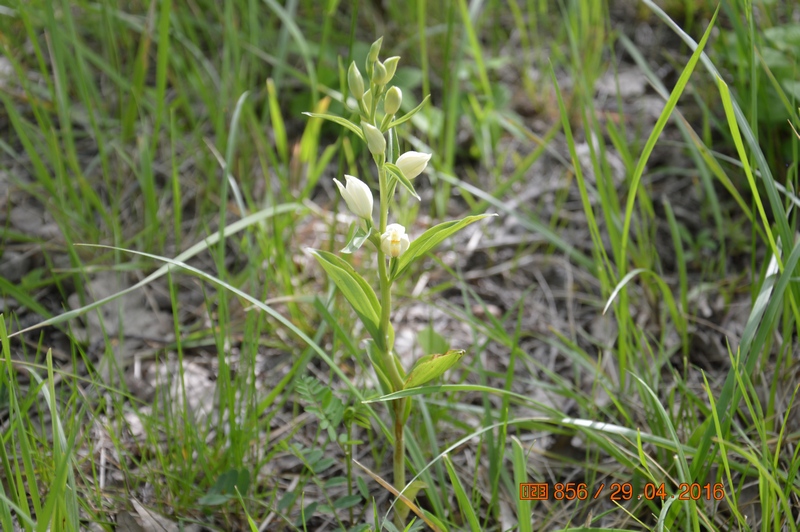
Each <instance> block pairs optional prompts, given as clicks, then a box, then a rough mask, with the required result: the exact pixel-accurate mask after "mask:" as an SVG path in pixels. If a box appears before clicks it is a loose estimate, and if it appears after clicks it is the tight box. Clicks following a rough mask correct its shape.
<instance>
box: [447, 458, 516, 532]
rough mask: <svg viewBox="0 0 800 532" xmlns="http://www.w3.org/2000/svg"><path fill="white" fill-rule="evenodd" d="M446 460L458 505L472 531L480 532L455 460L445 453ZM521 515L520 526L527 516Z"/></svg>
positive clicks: (476, 517)
mask: <svg viewBox="0 0 800 532" xmlns="http://www.w3.org/2000/svg"><path fill="white" fill-rule="evenodd" d="M442 459H443V461H444V465H445V466H446V467H447V474H448V475H449V476H450V485H451V486H453V490H454V491H455V492H456V500H457V501H458V507H459V509H461V513H462V514H463V515H464V516H465V517H466V522H467V523H469V529H470V530H471V531H472V532H480V531H481V530H482V529H481V525H480V520H479V519H478V516H477V515H475V510H474V509H473V508H472V501H471V500H470V498H469V496H468V495H467V492H466V491H465V490H464V485H463V484H462V483H461V479H460V478H458V473H457V472H456V468H455V467H454V466H453V461H452V460H450V456H448V455H444V456H443V457H442ZM518 517H520V527H522V526H523V525H522V521H525V516H524V515H523V516H518Z"/></svg>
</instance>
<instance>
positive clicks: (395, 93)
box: [383, 87, 403, 115]
mask: <svg viewBox="0 0 800 532" xmlns="http://www.w3.org/2000/svg"><path fill="white" fill-rule="evenodd" d="M401 103H403V91H401V90H400V89H399V88H398V87H392V88H391V89H389V90H388V91H387V92H386V98H385V99H384V100H383V111H384V112H385V113H386V114H387V115H394V114H396V113H397V111H399V110H400V104H401Z"/></svg>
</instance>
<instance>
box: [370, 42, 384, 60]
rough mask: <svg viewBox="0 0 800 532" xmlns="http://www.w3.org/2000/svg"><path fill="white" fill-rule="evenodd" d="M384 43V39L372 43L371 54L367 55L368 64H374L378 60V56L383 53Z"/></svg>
mask: <svg viewBox="0 0 800 532" xmlns="http://www.w3.org/2000/svg"><path fill="white" fill-rule="evenodd" d="M382 43H383V37H381V38H379V39H378V40H377V41H375V42H374V43H372V46H370V47H369V54H368V55H367V64H369V63H374V62H375V61H377V60H378V54H379V53H381V44H382Z"/></svg>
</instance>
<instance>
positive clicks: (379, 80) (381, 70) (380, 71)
mask: <svg viewBox="0 0 800 532" xmlns="http://www.w3.org/2000/svg"><path fill="white" fill-rule="evenodd" d="M385 80H386V67H385V66H383V63H381V62H380V61H375V67H374V68H373V69H372V81H373V83H376V84H377V85H386V81H385Z"/></svg>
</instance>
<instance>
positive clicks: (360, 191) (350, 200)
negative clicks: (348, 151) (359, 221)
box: [333, 174, 372, 220]
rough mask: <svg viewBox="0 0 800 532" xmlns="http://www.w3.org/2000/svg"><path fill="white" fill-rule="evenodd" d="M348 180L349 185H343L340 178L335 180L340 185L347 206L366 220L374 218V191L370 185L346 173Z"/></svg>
mask: <svg viewBox="0 0 800 532" xmlns="http://www.w3.org/2000/svg"><path fill="white" fill-rule="evenodd" d="M344 177H345V180H346V181H347V186H343V185H342V184H341V183H340V182H339V180H338V179H334V180H333V181H334V182H335V183H336V186H337V187H339V192H341V194H342V197H343V198H344V202H345V203H347V208H348V209H350V212H352V213H353V214H355V215H356V216H358V217H359V218H364V219H365V220H371V219H372V191H371V190H370V189H369V186H368V185H367V184H366V183H364V182H363V181H361V180H360V179H358V178H356V177H353V176H351V175H347V174H345V175H344Z"/></svg>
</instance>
